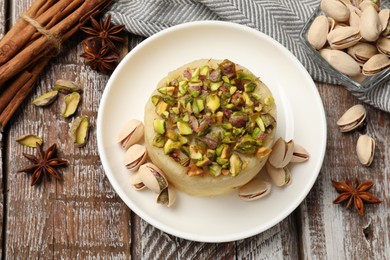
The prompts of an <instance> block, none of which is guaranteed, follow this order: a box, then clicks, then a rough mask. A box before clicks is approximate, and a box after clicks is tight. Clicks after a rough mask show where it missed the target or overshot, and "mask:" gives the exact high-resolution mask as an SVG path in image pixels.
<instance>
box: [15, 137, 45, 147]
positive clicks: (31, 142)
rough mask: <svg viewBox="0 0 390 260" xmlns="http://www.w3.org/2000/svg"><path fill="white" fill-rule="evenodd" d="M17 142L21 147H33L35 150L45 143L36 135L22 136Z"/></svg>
mask: <svg viewBox="0 0 390 260" xmlns="http://www.w3.org/2000/svg"><path fill="white" fill-rule="evenodd" d="M16 142H18V143H19V144H21V145H24V146H28V147H33V148H36V147H37V143H38V144H39V145H42V143H43V141H42V138H40V137H39V136H37V135H34V134H27V135H22V136H20V137H18V138H16Z"/></svg>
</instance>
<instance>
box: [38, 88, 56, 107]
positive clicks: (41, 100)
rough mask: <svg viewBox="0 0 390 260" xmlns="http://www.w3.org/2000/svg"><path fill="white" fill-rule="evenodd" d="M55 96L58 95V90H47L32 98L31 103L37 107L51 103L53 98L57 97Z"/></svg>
mask: <svg viewBox="0 0 390 260" xmlns="http://www.w3.org/2000/svg"><path fill="white" fill-rule="evenodd" d="M57 96H58V91H56V90H53V91H49V92H46V93H45V94H43V95H41V96H39V97H37V98H36V99H34V100H33V101H32V103H33V104H34V105H36V106H38V107H43V106H48V105H50V104H51V103H53V102H54V100H56V99H57Z"/></svg>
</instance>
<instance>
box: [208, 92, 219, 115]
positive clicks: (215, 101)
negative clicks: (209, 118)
mask: <svg viewBox="0 0 390 260" xmlns="http://www.w3.org/2000/svg"><path fill="white" fill-rule="evenodd" d="M206 106H207V108H208V109H210V110H211V112H212V113H215V111H217V109H218V108H219V107H220V106H221V101H220V99H219V97H218V96H217V95H208V96H207V97H206Z"/></svg>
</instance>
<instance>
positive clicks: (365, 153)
mask: <svg viewBox="0 0 390 260" xmlns="http://www.w3.org/2000/svg"><path fill="white" fill-rule="evenodd" d="M356 153H357V156H358V159H359V161H360V163H361V164H363V165H365V166H370V165H371V163H372V160H373V159H374V154H375V140H374V139H373V138H372V137H370V136H368V135H361V136H359V139H358V141H357V144H356Z"/></svg>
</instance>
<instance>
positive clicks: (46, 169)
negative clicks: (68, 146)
mask: <svg viewBox="0 0 390 260" xmlns="http://www.w3.org/2000/svg"><path fill="white" fill-rule="evenodd" d="M37 150H38V154H37V156H34V155H31V154H26V153H23V156H24V157H26V158H27V159H28V160H29V161H30V162H32V163H33V165H31V166H29V167H27V168H24V169H21V170H19V171H18V172H26V173H32V176H31V177H32V180H31V186H33V185H35V184H36V183H38V181H40V180H41V179H42V178H43V176H44V175H46V177H50V176H53V177H55V178H56V179H59V180H61V179H62V177H61V174H60V173H59V172H58V170H57V169H56V168H57V167H62V166H67V165H68V161H66V160H63V159H60V158H58V157H57V145H56V144H53V145H52V146H50V147H49V149H47V151H46V152H44V151H43V149H42V146H41V145H40V144H39V143H37Z"/></svg>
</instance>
